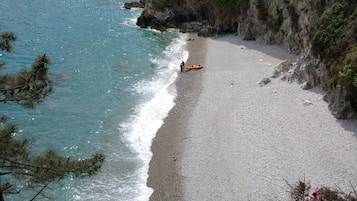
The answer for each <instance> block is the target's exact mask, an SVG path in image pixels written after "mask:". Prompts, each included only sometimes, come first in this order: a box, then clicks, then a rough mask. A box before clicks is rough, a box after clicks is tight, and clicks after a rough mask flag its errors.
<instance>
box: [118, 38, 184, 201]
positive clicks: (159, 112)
mask: <svg viewBox="0 0 357 201" xmlns="http://www.w3.org/2000/svg"><path fill="white" fill-rule="evenodd" d="M186 38H187V35H184V34H181V35H180V37H179V38H177V39H175V40H174V41H173V42H172V43H171V44H170V45H169V46H168V47H167V48H166V49H165V51H164V55H163V57H159V58H154V59H153V60H152V63H153V64H154V65H156V66H157V67H158V68H157V72H156V75H155V76H154V77H153V78H152V80H151V81H144V82H140V83H137V84H136V85H135V91H136V92H137V93H139V94H142V95H143V96H145V97H149V98H148V99H147V101H146V102H144V103H142V104H141V105H139V106H138V107H137V108H136V115H134V116H132V118H131V120H130V121H129V122H126V123H123V124H122V125H120V128H121V130H124V131H125V138H126V140H127V141H128V143H129V147H130V148H131V149H132V150H133V151H134V152H136V153H137V154H138V158H139V159H140V160H141V161H142V167H141V168H140V169H139V170H138V172H137V175H139V177H138V178H139V180H140V181H139V182H138V183H137V185H138V186H137V187H136V188H137V196H136V200H142V201H144V200H145V201H147V200H149V198H150V196H151V194H152V192H153V189H151V188H149V187H147V186H146V181H147V178H148V169H149V162H150V160H151V157H152V152H151V143H152V140H153V138H154V137H155V135H156V132H157V130H158V129H159V128H160V127H161V126H162V124H163V121H164V119H165V117H166V116H167V115H168V113H169V111H170V110H171V108H172V107H173V106H174V104H175V103H174V99H175V97H176V89H175V87H172V86H173V85H172V84H173V83H174V81H175V80H176V78H177V76H178V72H179V64H180V62H181V60H184V61H186V60H187V58H188V52H187V51H186V50H184V48H185V44H186Z"/></svg>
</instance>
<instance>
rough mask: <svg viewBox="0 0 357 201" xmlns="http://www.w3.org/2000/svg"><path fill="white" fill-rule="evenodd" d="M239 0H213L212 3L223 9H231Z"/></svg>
mask: <svg viewBox="0 0 357 201" xmlns="http://www.w3.org/2000/svg"><path fill="white" fill-rule="evenodd" d="M238 1H239V0H214V3H215V4H216V5H217V6H219V7H220V8H222V9H224V10H233V9H234V8H235V6H236V5H237V3H238Z"/></svg>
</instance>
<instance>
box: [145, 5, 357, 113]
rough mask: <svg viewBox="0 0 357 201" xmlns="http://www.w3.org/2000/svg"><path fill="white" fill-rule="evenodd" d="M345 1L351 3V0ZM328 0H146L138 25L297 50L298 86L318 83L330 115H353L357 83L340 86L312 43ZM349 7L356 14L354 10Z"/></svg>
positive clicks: (339, 57)
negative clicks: (236, 37)
mask: <svg viewBox="0 0 357 201" xmlns="http://www.w3.org/2000/svg"><path fill="white" fill-rule="evenodd" d="M349 2H352V3H351V6H352V7H353V6H354V8H355V7H356V2H355V1H353V0H352V1H349ZM329 3H330V4H331V2H330V1H329V0H319V1H309V0H296V1H290V0H269V1H267V0H225V1H222V0H160V1H158V0H147V1H146V4H145V9H144V11H143V13H142V15H141V16H140V17H139V19H138V25H139V26H141V27H152V28H155V29H159V30H162V31H164V30H166V29H167V28H177V29H179V30H180V31H182V32H196V33H198V34H199V35H201V36H215V35H217V34H221V33H236V34H238V35H239V36H240V37H242V38H243V39H246V40H257V41H260V42H263V43H267V44H278V45H280V46H283V47H284V48H286V49H287V50H288V51H290V52H292V53H296V54H299V55H300V59H299V61H298V62H297V64H296V67H295V73H298V74H299V75H298V77H299V79H297V80H298V81H299V82H301V83H304V88H311V87H313V86H317V85H320V86H322V87H323V88H324V89H325V90H326V91H327V93H326V96H325V100H326V101H328V102H329V108H330V110H331V112H332V114H333V115H334V116H335V117H336V118H355V117H356V116H357V115H356V107H357V103H355V102H354V100H355V99H354V97H353V93H355V92H356V93H357V90H356V89H357V83H354V82H353V83H352V84H351V83H349V84H350V85H351V86H349V87H341V85H340V84H339V83H337V81H336V79H337V80H338V79H339V78H338V75H333V74H332V73H335V74H336V73H337V74H338V73H340V72H336V70H335V72H332V70H331V65H333V61H332V60H331V58H324V57H323V56H322V55H321V54H320V53H319V51H318V50H317V48H314V41H316V36H317V32H318V27H319V26H320V23H321V15H322V14H324V12H325V10H326V9H327V8H328V6H329V5H330V4H329ZM345 7H346V6H345ZM352 11H353V10H352ZM354 13H355V15H356V18H357V12H356V11H355V12H354ZM336 15H338V13H337V14H336ZM356 22H357V21H356ZM354 28H355V27H354ZM354 37H356V36H354ZM352 38H353V37H352ZM355 40H357V38H355ZM354 43H355V44H356V41H354ZM345 49H351V48H348V47H346V48H345ZM344 51H345V50H344ZM324 56H325V57H326V56H328V55H324ZM336 57H338V58H336V60H341V62H342V61H343V59H344V55H337V56H336ZM341 62H340V63H341ZM342 63H343V62H342ZM340 70H341V69H340ZM352 72H353V73H354V71H352ZM353 73H352V76H353ZM336 76H337V78H335V77H336ZM354 76H356V77H357V73H356V75H354ZM331 80H334V81H331ZM331 82H333V83H334V84H331ZM356 82H357V81H356ZM307 86H308V87H307ZM351 93H352V96H351ZM356 96H357V95H356ZM351 97H352V98H351Z"/></svg>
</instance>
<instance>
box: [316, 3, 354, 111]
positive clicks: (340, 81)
mask: <svg viewBox="0 0 357 201" xmlns="http://www.w3.org/2000/svg"><path fill="white" fill-rule="evenodd" d="M356 4H357V1H356V0H350V1H343V2H341V1H333V2H331V3H330V4H329V5H328V6H327V8H326V9H325V11H324V12H323V14H322V15H321V19H320V24H319V27H318V30H317V32H316V35H315V38H314V40H313V42H312V44H313V49H312V50H313V54H314V55H315V56H320V58H321V59H322V60H323V61H324V62H325V63H326V64H327V66H329V77H330V81H329V86H328V87H329V91H331V90H333V89H335V88H337V87H340V88H344V89H345V90H346V92H347V94H346V99H347V101H350V103H351V105H352V107H353V108H354V109H356V110H357V49H356V47H357V7H356ZM353 5H354V6H353Z"/></svg>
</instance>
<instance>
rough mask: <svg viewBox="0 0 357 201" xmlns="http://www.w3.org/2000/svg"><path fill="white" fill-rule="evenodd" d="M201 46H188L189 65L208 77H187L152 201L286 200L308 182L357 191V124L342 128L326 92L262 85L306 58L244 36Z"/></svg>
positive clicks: (156, 149)
mask: <svg viewBox="0 0 357 201" xmlns="http://www.w3.org/2000/svg"><path fill="white" fill-rule="evenodd" d="M201 39H203V41H202V43H200V44H201V46H199V45H197V44H194V43H191V42H193V41H196V40H197V39H195V40H193V41H191V42H188V50H189V52H190V55H189V60H188V61H187V62H186V63H187V64H188V65H191V64H192V63H193V62H199V63H201V64H203V65H205V68H204V69H203V70H199V71H193V72H191V71H189V72H187V73H183V74H180V76H179V78H178V80H177V82H176V87H177V91H178V96H177V99H176V105H175V106H174V108H173V109H172V110H171V111H170V113H169V115H168V117H167V118H166V119H165V121H164V124H163V126H162V127H161V128H160V129H159V131H158V133H157V135H156V137H155V139H154V141H153V144H152V151H153V158H152V160H151V162H150V168H149V179H148V186H149V187H152V188H154V190H155V191H154V193H153V194H152V196H151V198H150V201H162V200H177V201H179V200H180V201H196V200H197V201H200V200H212V201H213V200H237V199H238V200H281V201H284V200H288V192H287V191H288V190H289V187H288V185H287V184H286V182H289V183H290V184H295V183H296V182H297V181H298V180H304V179H305V178H306V180H305V181H306V182H309V183H310V184H311V186H312V188H314V187H318V186H330V187H335V186H337V187H339V188H341V190H344V191H350V190H351V189H350V183H349V182H351V183H352V184H354V183H357V174H356V173H355V172H354V171H353V170H354V169H355V167H357V158H355V157H354V156H355V155H356V154H357V140H356V136H357V124H356V121H355V120H350V121H341V120H336V119H335V118H334V117H333V116H332V114H331V113H330V111H329V110H328V106H327V103H326V102H325V101H324V100H323V94H324V93H325V92H324V91H323V90H322V89H321V88H319V87H315V88H313V89H311V90H303V89H301V88H300V87H299V86H298V84H296V83H291V84H289V83H288V82H286V81H282V80H280V78H277V79H272V81H271V82H270V83H268V84H267V85H265V86H263V87H261V86H259V85H258V82H259V81H260V80H261V79H262V78H264V77H267V76H268V75H270V73H271V72H272V70H273V68H274V67H275V66H276V65H278V64H279V63H280V62H282V61H283V60H286V59H290V60H293V61H294V60H296V58H297V57H298V56H297V55H292V54H289V53H287V51H286V50H285V49H283V48H281V47H278V46H274V45H263V44H259V43H257V42H255V41H243V40H241V39H239V38H237V37H235V36H224V37H220V38H207V39H206V38H201ZM202 47H204V48H202ZM202 50H203V51H202ZM191 62H192V63H191ZM306 101H307V102H309V103H311V104H308V105H306V104H304V103H305V102H306ZM341 156H343V157H341Z"/></svg>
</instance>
